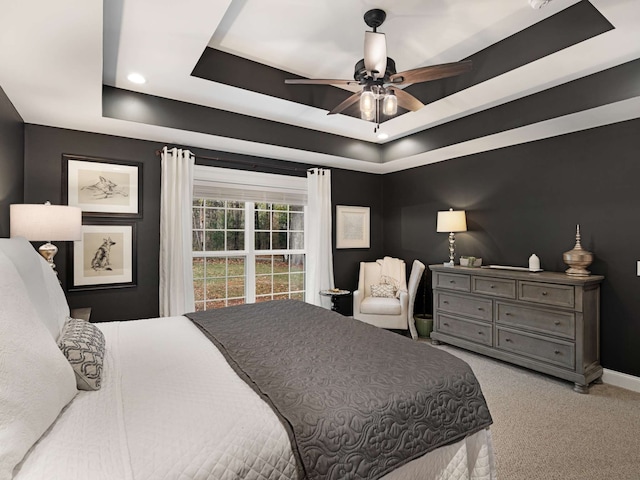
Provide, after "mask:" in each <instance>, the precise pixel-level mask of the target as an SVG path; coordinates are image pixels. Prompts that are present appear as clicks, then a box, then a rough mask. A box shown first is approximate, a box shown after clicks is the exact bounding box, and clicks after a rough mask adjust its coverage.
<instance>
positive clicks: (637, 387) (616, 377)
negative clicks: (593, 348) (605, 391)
mask: <svg viewBox="0 0 640 480" xmlns="http://www.w3.org/2000/svg"><path fill="white" fill-rule="evenodd" d="M602 381H603V382H604V383H608V384H609V385H614V386H616V387H621V388H626V389H627V390H632V391H634V392H640V377H634V376H633V375H628V374H626V373H620V372H616V371H615V370H609V369H607V368H605V369H603V371H602Z"/></svg>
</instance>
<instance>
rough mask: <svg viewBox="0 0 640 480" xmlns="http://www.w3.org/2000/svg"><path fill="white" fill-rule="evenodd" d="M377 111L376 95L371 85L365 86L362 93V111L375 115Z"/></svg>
mask: <svg viewBox="0 0 640 480" xmlns="http://www.w3.org/2000/svg"><path fill="white" fill-rule="evenodd" d="M375 111H376V96H375V95H374V94H373V92H372V91H371V88H370V87H365V89H364V91H363V92H362V95H360V112H361V113H363V114H364V113H367V114H371V115H373V114H374V113H375Z"/></svg>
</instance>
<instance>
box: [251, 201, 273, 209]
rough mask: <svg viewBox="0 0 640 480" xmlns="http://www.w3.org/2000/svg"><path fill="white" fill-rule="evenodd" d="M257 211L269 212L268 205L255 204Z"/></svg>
mask: <svg viewBox="0 0 640 480" xmlns="http://www.w3.org/2000/svg"><path fill="white" fill-rule="evenodd" d="M255 208H256V209H257V210H269V209H270V208H271V206H270V204H268V203H262V202H260V203H256V207H255Z"/></svg>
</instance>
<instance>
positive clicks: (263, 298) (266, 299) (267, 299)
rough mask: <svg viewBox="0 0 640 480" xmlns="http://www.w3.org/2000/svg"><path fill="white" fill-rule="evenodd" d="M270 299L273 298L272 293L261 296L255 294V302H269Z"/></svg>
mask: <svg viewBox="0 0 640 480" xmlns="http://www.w3.org/2000/svg"><path fill="white" fill-rule="evenodd" d="M272 299H273V296H272V295H265V296H261V297H258V296H256V303H260V302H269V301H271V300H272Z"/></svg>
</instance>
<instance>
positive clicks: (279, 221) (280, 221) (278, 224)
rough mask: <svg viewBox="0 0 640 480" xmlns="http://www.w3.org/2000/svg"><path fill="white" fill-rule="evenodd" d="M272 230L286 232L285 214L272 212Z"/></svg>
mask: <svg viewBox="0 0 640 480" xmlns="http://www.w3.org/2000/svg"><path fill="white" fill-rule="evenodd" d="M271 218H272V220H273V223H272V225H273V230H287V227H288V222H287V212H273V215H272V217H271Z"/></svg>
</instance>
